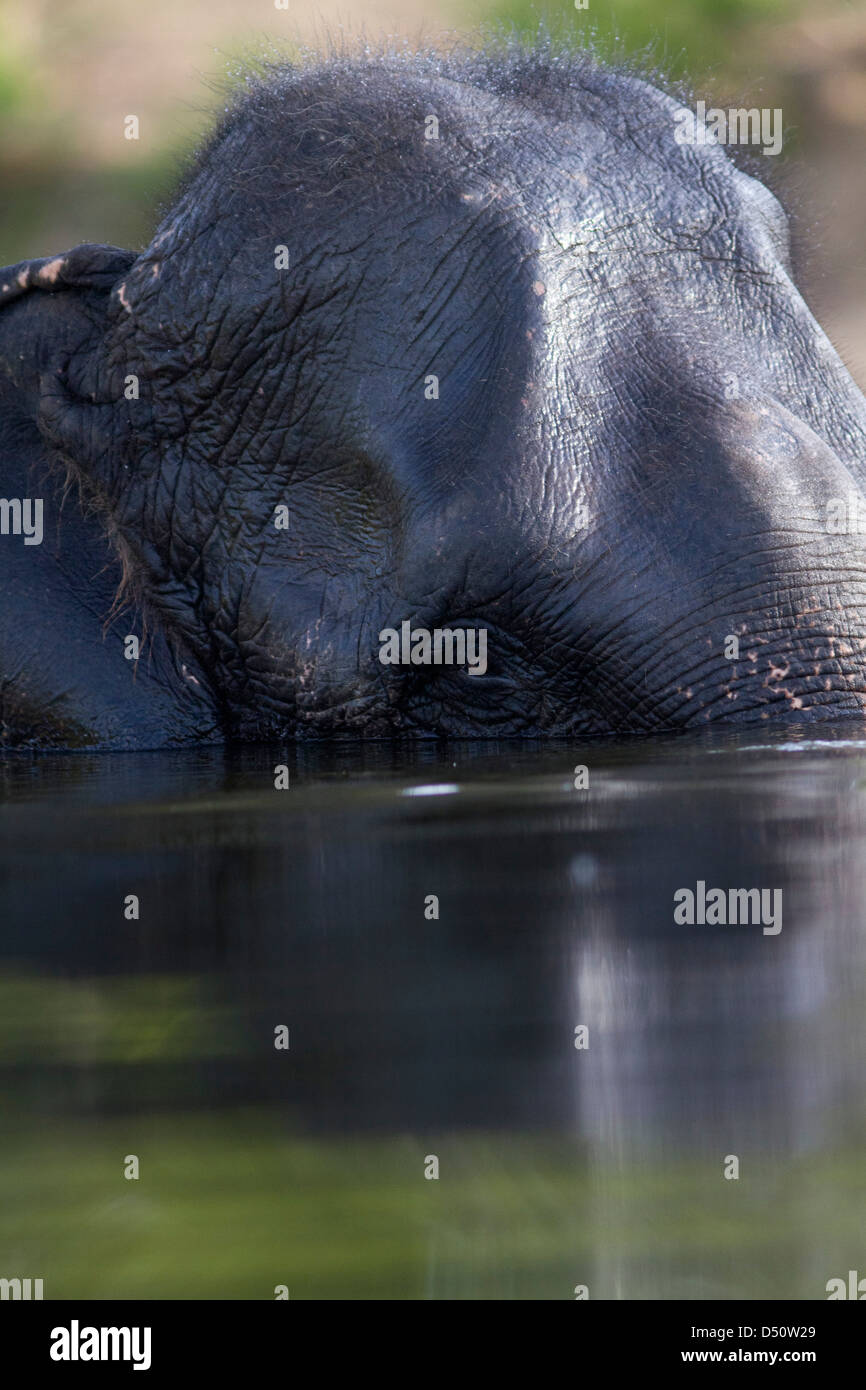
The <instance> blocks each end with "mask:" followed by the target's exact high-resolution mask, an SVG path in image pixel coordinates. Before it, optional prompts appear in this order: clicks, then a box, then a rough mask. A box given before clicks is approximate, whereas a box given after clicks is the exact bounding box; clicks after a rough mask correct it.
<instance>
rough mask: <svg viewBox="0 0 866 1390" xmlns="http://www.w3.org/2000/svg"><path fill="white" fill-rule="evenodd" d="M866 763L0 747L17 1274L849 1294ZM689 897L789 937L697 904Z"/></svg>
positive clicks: (600, 751)
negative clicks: (134, 1176)
mask: <svg viewBox="0 0 866 1390" xmlns="http://www.w3.org/2000/svg"><path fill="white" fill-rule="evenodd" d="M278 763H281V764H282V763H284V764H286V765H287V766H288V767H289V772H290V788H289V790H287V791H277V790H275V788H274V768H275V766H276V765H277V764H278ZM577 764H586V765H587V766H588V768H589V787H588V789H586V790H576V789H575V786H574V776H573V769H574V767H575V765H577ZM864 777H866V741H864V740H863V739H862V738H860V737H859V726H858V727H857V728H854V729H851V728H845V727H843V726H840V727H839V728H838V729H832V730H830V732H829V733H827V732H826V731H825V730H823V729H822V732H821V739H820V740H814V739H811V738H810V737H808V736H807V735H806V734H805V733H804V732H803V731H802V730H798V729H797V728H796V727H794V728H790V729H786V730H781V731H779V732H777V733H775V734H774V735H773V736H772V737H767V738H764V737H763V732H762V737H761V738H760V739H756V738H755V734H754V731H752V732H751V733H750V734H745V733H743V734H741V735H739V736H732V737H729V736H725V737H721V736H717V735H713V736H709V737H703V738H699V739H698V738H673V739H670V740H658V741H654V742H651V743H645V742H637V741H635V742H631V743H626V744H618V745H613V744H601V745H595V746H581V747H579V748H576V747H574V746H569V745H560V746H551V745H543V746H540V745H532V746H515V745H513V744H512V745H490V744H486V745H449V746H448V749H447V750H446V751H445V752H443V751H442V749H441V748H437V747H436V746H431V745H426V746H425V745H422V746H415V747H410V748H408V749H407V748H404V749H399V750H395V749H394V748H392V747H391V746H390V745H354V746H350V745H343V746H336V747H333V746H332V747H328V748H301V749H297V750H293V751H291V752H289V751H287V750H285V749H276V750H274V749H255V750H248V751H246V752H244V753H241V754H232V755H227V754H225V753H224V752H223V751H222V750H204V751H202V752H198V753H195V754H182V755H179V754H172V755H142V754H138V755H123V756H115V755H103V756H89V755H84V756H76V757H69V758H53V759H36V758H33V759H31V758H27V757H23V758H7V759H5V760H3V761H2V762H0V778H2V786H3V794H4V801H3V804H2V806H0V912H2V921H3V923H4V931H3V934H2V959H0V967H2V969H0V1068H2V1070H0V1081H2V1086H3V1091H4V1107H3V1120H2V1129H3V1140H4V1149H3V1154H2V1155H0V1179H2V1183H3V1190H4V1192H5V1193H6V1194H7V1198H9V1199H10V1200H9V1201H8V1202H7V1203H6V1204H4V1207H3V1209H2V1210H0V1265H3V1266H5V1265H7V1264H9V1263H10V1261H11V1262H12V1264H14V1265H15V1266H16V1270H17V1266H19V1265H20V1266H21V1267H22V1268H21V1271H20V1272H21V1273H22V1274H23V1275H24V1276H26V1275H27V1274H28V1272H31V1273H32V1274H33V1275H34V1276H35V1275H38V1276H40V1277H44V1278H45V1280H46V1296H49V1297H51V1296H54V1297H61V1296H83V1297H106V1296H120V1297H130V1296H149V1297H160V1296H165V1297H184V1296H188V1297H272V1296H273V1286H274V1285H275V1284H276V1283H278V1282H288V1283H289V1284H290V1285H291V1296H292V1297H293V1298H296V1297H305V1296H315V1297H382V1296H384V1297H458V1298H463V1297H493V1298H499V1297H541V1298H569V1297H572V1296H573V1294H572V1290H573V1288H574V1286H575V1285H576V1284H587V1285H588V1286H589V1289H590V1296H591V1297H593V1298H599V1297H601V1298H611V1297H622V1298H641V1297H686V1298H702V1297H708V1296H713V1297H755V1298H761V1297H788V1298H794V1297H806V1298H821V1297H824V1296H825V1293H824V1287H825V1284H826V1281H827V1280H828V1279H829V1278H831V1277H834V1276H835V1275H836V1274H838V1273H840V1272H841V1273H844V1272H845V1271H847V1270H848V1269H849V1268H860V1267H861V1266H864V1267H866V1265H864V1262H866V1250H864V1248H863V1240H862V1237H861V1235H860V1231H861V1230H862V1216H863V1196H864V1193H863V1186H864V1184H863V1179H862V1177H861V1173H862V1169H863V1163H862V1156H863V1148H862V1142H863V1136H864V1129H866V1126H864V1111H866V1105H864V1088H863V1076H864V1072H866V1027H864V1008H863V1005H864V995H866V933H864V930H863V911H862V904H863V902H864V875H866V858H864V852H863V851H864V835H866V797H864V792H863V786H864ZM698 881H703V882H705V883H706V885H707V886H708V887H710V886H718V887H723V888H725V889H729V888H752V887H763V888H771V889H781V890H782V895H783V902H784V915H783V929H782V931H781V932H780V933H779V934H778V935H777V936H768V935H764V934H763V932H762V930H761V926H760V925H740V926H707V925H696V926H678V925H676V924H675V922H674V918H673V905H674V893H675V892H676V891H677V889H679V888H682V887H690V888H693V889H694V888H695V885H696V884H697V883H698ZM130 895H135V896H136V897H137V898H138V900H139V916H138V918H137V919H135V918H133V919H132V920H130V919H129V918H128V916H126V915H125V911H124V905H125V903H127V901H128V899H129V896H130ZM434 899H435V900H436V902H437V903H438V916H436V915H435V910H434V907H433V901H434ZM283 1024H284V1025H285V1026H286V1027H288V1028H289V1030H290V1040H291V1045H290V1049H289V1051H288V1052H282V1051H278V1050H276V1049H275V1047H274V1029H275V1028H276V1027H277V1026H279V1025H283ZM580 1026H584V1027H585V1028H586V1029H587V1030H588V1044H589V1045H588V1047H585V1048H581V1049H578V1048H576V1047H575V1029H576V1028H577V1027H580ZM136 1145H137V1146H138V1148H136ZM139 1149H141V1151H142V1152H141V1163H142V1177H141V1179H140V1180H139V1181H138V1182H137V1183H128V1182H125V1181H124V1180H123V1179H122V1165H121V1158H122V1157H123V1155H124V1154H126V1153H129V1152H138V1151H139ZM429 1155H436V1156H437V1157H438V1160H439V1165H440V1176H439V1179H438V1181H435V1182H434V1181H427V1180H425V1177H424V1170H425V1159H427V1157H428V1156H429ZM732 1157H735V1158H736V1159H737V1160H738V1163H739V1173H740V1176H739V1178H738V1179H737V1180H730V1179H728V1178H726V1177H725V1176H724V1173H725V1169H726V1167H727V1168H728V1170H729V1171H730V1159H731V1158H732ZM87 1251H89V1258H84V1253H83V1252H87ZM31 1266H34V1268H33V1269H32V1270H31ZM35 1266H38V1268H36V1267H35ZM16 1270H12V1273H15V1272H16ZM4 1273H5V1269H0V1275H2V1274H4Z"/></svg>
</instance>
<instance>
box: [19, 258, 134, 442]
mask: <svg viewBox="0 0 866 1390" xmlns="http://www.w3.org/2000/svg"><path fill="white" fill-rule="evenodd" d="M135 259H136V256H135V254H134V253H133V252H131V251H124V250H121V248H120V247H117V246H100V245H97V244H95V243H85V244H84V245H82V246H76V247H74V248H73V250H71V251H65V252H63V253H62V254H61V255H58V256H45V257H43V258H41V259H40V260H32V261H20V262H19V263H18V265H10V266H6V267H5V268H3V269H0V393H2V400H3V412H2V413H3V415H4V416H5V417H6V420H5V421H4V420H3V419H0V448H2V434H3V432H4V431H3V426H4V424H6V425H7V426H8V425H9V423H10V421H11V419H12V418H13V417H14V418H15V419H16V420H17V421H18V424H19V428H20V425H21V423H22V422H23V421H24V420H27V421H29V422H30V423H31V424H32V425H33V427H34V428H38V431H39V433H40V434H41V435H42V436H43V438H44V440H45V442H46V443H47V444H49V446H53V447H58V446H59V445H60V446H61V447H62V445H61V441H59V439H58V438H56V437H55V436H56V429H55V426H56V419H57V415H58V406H59V400H58V397H60V398H62V397H63V396H64V395H65V393H66V387H65V384H64V379H65V377H66V374H67V370H68V368H69V366H70V363H72V362H73V359H75V360H76V361H78V360H79V359H80V356H81V354H86V355H89V356H92V357H93V361H94V367H93V376H94V380H93V382H92V383H91V382H89V381H87V373H82V372H80V371H76V372H75V377H76V382H77V387H76V395H79V396H80V394H81V392H82V388H84V395H85V399H87V398H88V397H89V398H90V400H91V401H92V400H94V399H95V398H96V393H97V384H96V380H95V377H96V373H97V368H96V361H97V359H98V357H99V354H98V352H97V351H96V349H97V347H98V345H99V344H100V343H101V341H102V338H103V336H104V333H105V328H106V308H107V304H108V296H109V294H110V292H111V291H112V290H113V289H114V288H115V286H116V285H118V283H119V282H120V281H121V280H122V278H123V276H124V275H125V274H126V272H127V271H128V270H129V267H130V266H131V265H132V264H133V262H134V261H135Z"/></svg>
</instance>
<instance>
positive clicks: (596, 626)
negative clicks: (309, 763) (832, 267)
mask: <svg viewBox="0 0 866 1390" xmlns="http://www.w3.org/2000/svg"><path fill="white" fill-rule="evenodd" d="M678 109H680V108H679V106H678V103H677V102H676V101H674V100H673V99H672V98H670V97H668V96H665V95H663V94H662V93H660V92H659V91H657V90H655V89H654V88H653V87H651V86H649V85H647V84H646V83H645V82H643V81H641V80H639V79H637V78H635V77H632V76H629V75H626V74H621V73H613V72H610V71H609V70H606V69H604V68H601V67H599V66H598V65H596V64H595V63H594V62H592V61H591V60H590V59H588V58H580V59H568V60H566V59H556V58H549V57H545V56H544V55H543V54H535V55H533V56H529V57H527V56H520V55H510V56H509V55H505V56H504V57H503V56H501V55H500V56H499V57H477V58H471V57H465V56H464V57H454V58H452V59H450V60H446V61H444V62H443V61H438V60H433V59H425V58H414V59H411V60H409V59H406V58H396V57H384V58H376V59H359V60H341V61H338V62H332V63H330V64H324V65H322V66H320V67H318V68H311V69H306V70H301V71H296V70H283V71H281V72H279V73H274V74H271V75H270V77H268V78H267V79H265V80H264V81H263V82H261V83H259V84H257V85H254V86H253V88H252V90H251V92H250V93H249V94H248V95H247V96H246V97H245V98H244V99H243V100H241V101H240V102H239V103H238V105H237V106H236V108H235V109H234V110H233V111H232V112H231V113H230V114H229V115H228V116H227V117H226V118H225V120H224V122H223V124H222V126H221V127H220V129H219V130H218V131H217V133H216V134H215V136H214V138H213V140H212V141H211V144H210V145H209V147H208V149H207V150H206V151H205V152H204V154H203V155H202V156H201V158H200V159H199V161H198V164H197V166H196V168H195V170H194V171H193V173H192V174H191V176H190V178H189V179H188V181H187V184H186V187H185V188H184V190H183V191H182V192H181V194H180V196H179V198H178V201H177V203H176V205H175V206H174V208H173V210H172V211H171V212H170V213H169V215H168V216H167V217H166V219H165V220H164V222H163V224H162V225H161V227H160V228H159V230H158V232H157V234H156V236H155V237H154V239H153V241H152V242H151V244H150V246H149V247H148V248H147V249H146V250H145V251H144V252H143V253H142V254H140V255H135V254H133V253H126V252H121V251H118V250H116V249H114V248H106V247H99V246H85V247H79V248H78V249H76V250H74V251H71V252H68V253H67V254H65V255H63V256H60V257H58V258H53V259H49V261H48V262H47V263H43V262H29V263H24V264H23V265H20V266H14V267H11V268H9V269H7V270H6V271H2V272H0V405H2V414H0V420H2V425H0V460H2V470H3V472H2V491H3V494H4V495H5V496H7V497H9V496H33V495H42V496H44V497H45V498H46V524H45V525H46V539H45V542H44V544H43V546H42V547H39V548H37V547H32V548H25V547H23V546H22V542H21V539H20V538H16V537H11V536H3V537H0V563H2V566H3V568H2V586H3V604H2V608H3V617H2V621H0V663H2V668H0V669H2V672H3V687H2V688H3V694H2V702H3V705H2V716H3V731H4V737H5V740H6V742H7V744H9V745H15V744H16V743H18V744H21V743H25V744H26V743H29V744H37V745H43V746H45V745H48V746H51V745H54V746H68V745H71V744H75V743H85V742H88V741H92V742H97V743H102V744H110V745H114V746H129V747H135V746H158V745H161V744H169V743H182V742H189V741H192V740H204V739H223V738H225V739H256V738H266V737H275V736H279V737H283V736H287V735H296V736H299V737H302V736H308V735H326V734H327V735H330V734H333V733H338V732H350V733H354V734H363V735H383V734H390V733H393V732H408V733H411V734H435V733H446V734H453V735H498V734H539V733H544V734H575V733H605V732H624V731H652V730H660V729H669V728H678V727H685V726H700V725H703V724H704V723H705V722H706V721H710V720H719V719H731V718H737V719H746V718H753V719H754V718H764V719H766V718H776V717H792V716H793V717H796V718H802V719H811V718H825V717H826V718H829V717H834V716H837V717H838V716H845V715H847V716H851V715H852V714H856V715H859V714H860V713H861V712H862V711H863V709H864V705H866V663H864V640H866V584H864V577H866V564H864V562H866V544H864V539H863V538H862V537H860V536H859V535H857V534H851V533H843V534H836V533H835V532H834V531H833V529H832V527H830V528H828V505H829V506H830V508H831V509H832V508H833V506H834V501H833V499H839V500H840V502H841V504H842V505H843V506H847V505H848V503H849V499H851V498H852V497H856V496H859V491H860V487H861V484H862V482H863V472H864V459H866V402H864V399H863V397H862V396H861V394H860V393H859V391H858V390H857V389H856V387H855V386H854V384H853V382H852V381H851V379H850V377H849V376H848V374H847V372H846V371H845V369H844V367H843V365H842V363H841V362H840V360H839V358H838V357H837V356H836V354H835V352H834V351H833V349H832V347H831V345H830V343H829V342H828V340H827V338H826V337H825V336H824V334H823V333H822V331H821V329H820V328H819V327H818V325H817V324H816V323H815V321H814V319H813V318H812V316H811V314H810V313H809V310H808V309H807V307H806V305H805V303H804V302H803V300H802V298H801V297H800V294H799V293H798V291H797V289H796V288H795V286H794V284H793V283H792V280H791V278H790V266H789V258H788V249H787V242H788V237H787V226H786V219H785V216H784V214H783V212H782V210H781V208H780V207H779V205H778V203H777V202H776V200H775V199H774V197H773V196H772V195H771V194H770V193H769V192H768V191H767V189H766V188H765V187H764V186H763V185H762V184H760V183H757V182H756V181H754V180H753V179H751V178H750V177H748V176H747V175H745V174H744V173H742V172H739V171H738V170H737V168H735V167H734V165H733V164H732V163H731V161H730V160H729V158H728V157H727V155H726V153H725V151H724V149H722V148H720V147H714V146H691V147H690V146H686V145H678V144H677V143H676V142H675V140H674V131H675V121H674V117H675V113H676V112H677V110H678ZM430 115H435V116H436V117H437V118H438V121H439V139H438V140H431V139H426V138H425V129H428V130H429V124H428V125H427V126H426V127H425V120H426V118H427V117H428V116H430ZM280 245H285V246H286V247H287V248H288V251H289V258H290V265H289V269H287V270H286V269H282V270H281V269H277V268H275V257H276V256H277V254H278V253H277V250H276V248H277V247H279V246H280ZM430 374H435V375H436V376H437V377H438V378H439V383H440V387H439V390H440V394H439V399H438V400H431V399H427V398H426V394H425V381H426V379H427V377H428V376H429V375H430ZM130 375H134V376H136V377H137V378H138V380H139V383H140V395H139V399H137V400H134V399H133V400H127V399H126V398H125V394H124V387H125V383H127V380H128V378H129V376H130ZM66 478H68V479H71V480H72V487H71V488H70V489H69V490H68V491H67V494H66V498H65V503H64V507H63V510H62V511H61V510H60V493H61V489H62V485H63V480H64V479H66ZM34 479H35V480H36V481H34ZM45 479H47V480H48V481H44V480H45ZM37 486H40V487H43V486H44V491H43V492H42V493H35V494H34V491H33V489H34V488H35V487H37ZM282 504H285V505H288V507H289V511H290V526H289V529H288V530H287V531H285V530H279V529H277V528H276V527H275V525H274V515H275V514H274V508H275V507H277V506H279V505H282ZM118 589H121V590H122V596H121V609H120V612H119V613H117V612H115V616H114V618H113V619H112V618H110V612H111V605H112V601H113V599H114V597H115V595H116V594H117V591H118ZM124 604H125V605H126V606H125V607H123V605H124ZM405 619H409V620H410V621H411V623H412V624H413V626H414V627H426V628H428V629H429V628H435V627H437V626H439V627H442V626H446V625H447V626H450V627H464V628H466V627H480V628H486V629H487V631H488V634H489V636H488V672H487V674H486V675H484V676H478V677H471V676H469V675H468V673H467V671H466V670H465V669H460V668H455V667H444V666H439V667H433V666H427V667H412V666H402V667H401V666H383V665H382V664H381V662H380V661H379V658H378V653H379V645H380V643H379V633H380V630H382V629H384V628H385V627H388V626H391V627H399V625H400V623H401V622H402V621H403V620H405ZM106 620H109V621H108V624H107V626H106ZM145 627H146V631H147V634H148V637H147V641H146V643H145V645H144V647H143V649H142V656H141V658H140V660H139V662H138V663H137V666H135V665H134V664H133V663H130V662H128V661H125V660H124V657H123V650H122V638H123V636H124V635H125V634H127V633H138V634H139V635H141V634H143V632H144V630H145ZM730 635H734V636H736V637H738V638H739V657H738V658H736V657H734V658H732V657H731V656H730V655H726V641H727V639H728V638H729V636H730ZM728 650H729V652H730V650H731V648H730V644H728Z"/></svg>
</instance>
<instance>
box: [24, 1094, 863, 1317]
mask: <svg viewBox="0 0 866 1390" xmlns="http://www.w3.org/2000/svg"><path fill="white" fill-rule="evenodd" d="M0 1137H2V1140H3V1142H2V1150H0V1188H2V1191H3V1193H4V1201H3V1203H2V1206H0V1269H2V1273H3V1275H4V1277H11V1276H12V1275H13V1274H15V1275H17V1276H18V1277H24V1278H26V1277H30V1278H42V1279H44V1280H45V1297H46V1298H47V1299H79V1298H80V1299H100V1298H103V1299H104V1298H121V1299H125V1298H169V1299H183V1298H223V1299H231V1298H247V1299H272V1298H273V1297H274V1288H275V1286H276V1285H279V1284H285V1285H287V1286H288V1289H289V1294H290V1297H291V1298H292V1299H299V1298H300V1299H316V1298H319V1299H321V1298H328V1299H364V1298H387V1299H419V1298H420V1299H424V1298H461V1299H462V1298H480V1299H503V1298H504V1299H509V1298H518V1299H519V1298H534V1299H570V1298H572V1297H573V1289H574V1286H575V1284H578V1283H585V1284H588V1285H589V1287H590V1296H591V1297H593V1298H616V1297H621V1296H623V1293H625V1296H627V1297H629V1298H658V1297H660V1296H663V1297H682V1298H707V1297H718V1298H761V1299H766V1298H786V1299H791V1298H806V1299H813V1298H823V1297H825V1293H824V1286H825V1283H826V1280H827V1279H828V1278H830V1277H831V1276H833V1275H834V1274H837V1273H841V1274H843V1275H844V1273H845V1271H846V1270H847V1269H849V1268H855V1267H856V1265H857V1260H858V1259H859V1258H860V1253H859V1252H860V1247H859V1246H858V1244H857V1241H858V1237H857V1234H856V1230H855V1229H854V1228H852V1225H851V1218H850V1213H851V1212H852V1211H854V1210H857V1209H858V1204H859V1203H860V1202H861V1201H862V1188H863V1178H862V1147H861V1146H858V1145H852V1147H851V1149H850V1150H848V1151H845V1152H838V1153H835V1154H831V1155H829V1156H828V1155H827V1154H826V1153H824V1154H821V1155H820V1157H817V1156H814V1155H813V1156H805V1157H803V1158H801V1159H800V1160H799V1161H798V1162H794V1163H792V1162H790V1161H789V1160H786V1161H785V1163H784V1164H783V1165H779V1164H778V1163H777V1162H776V1161H775V1160H774V1159H773V1158H772V1157H764V1158H755V1159H753V1160H750V1171H749V1179H748V1183H745V1182H739V1183H733V1182H732V1183H726V1182H722V1181H720V1180H719V1172H718V1164H708V1163H705V1162H704V1163H695V1162H694V1161H692V1162H691V1163H687V1162H681V1161H677V1162H666V1163H661V1162H658V1161H655V1162H647V1163H644V1164H641V1165H640V1166H639V1167H637V1166H635V1167H631V1168H618V1167H617V1166H616V1165H614V1167H613V1168H612V1169H611V1170H610V1171H608V1172H605V1173H604V1174H603V1175H600V1174H599V1173H598V1172H597V1171H594V1170H593V1169H592V1168H591V1167H590V1166H589V1165H588V1164H587V1163H586V1160H585V1158H584V1157H583V1155H582V1154H581V1151H580V1148H579V1145H578V1144H577V1143H576V1141H574V1140H569V1139H567V1138H564V1137H563V1138H556V1137H540V1138H532V1139H530V1138H528V1137H525V1136H520V1135H514V1134H507V1135H505V1134H468V1135H467V1134H460V1135H455V1134H436V1135H429V1136H425V1138H424V1140H423V1142H422V1141H421V1140H418V1139H417V1138H412V1137H408V1136H399V1135H397V1136H391V1137H388V1138H384V1139H383V1138H365V1139H358V1138H346V1137H342V1136H341V1137H339V1138H337V1139H335V1140H333V1141H323V1140H315V1141H314V1140H311V1139H307V1138H304V1137H298V1136H295V1135H291V1134H288V1133H286V1131H285V1128H284V1127H282V1126H281V1125H280V1124H279V1123H278V1122H277V1120H276V1119H275V1117H274V1116H273V1115H272V1114H269V1113H267V1112H263V1111H256V1110H238V1111H236V1112H234V1113H233V1114H231V1115H229V1116H220V1117H217V1116H209V1115H204V1116H196V1117H195V1118H193V1119H190V1118H182V1119H181V1118H178V1117H176V1116H162V1115H158V1114H157V1115H149V1116H147V1117H146V1118H143V1119H142V1118H130V1119H128V1120H124V1121H120V1120H117V1119H112V1120H110V1121H104V1122H100V1123H98V1124H94V1123H90V1124H88V1125H86V1126H85V1125H83V1124H73V1123H69V1122H60V1123H58V1122H48V1123H45V1122H43V1123H42V1124H40V1125H39V1127H38V1128H36V1127H31V1128H30V1129H29V1130H27V1131H25V1132H22V1131H21V1129H20V1127H19V1128H17V1129H16V1133H15V1134H14V1135H10V1134H8V1133H3V1132H2V1130H0ZM428 1153H433V1154H436V1155H437V1156H438V1158H439V1162H440V1176H439V1180H438V1181H427V1180H425V1178H424V1176H423V1174H424V1163H425V1157H426V1155H427V1154H428ZM128 1154H135V1155H136V1156H137V1157H138V1159H139V1162H140V1177H139V1178H138V1179H137V1180H127V1179H126V1178H124V1176H123V1169H124V1160H125V1157H126V1155H128ZM804 1193H805V1194H808V1200H807V1201H806V1202H805V1203H804V1201H803V1197H804ZM600 1248H602V1249H603V1251H604V1254H603V1263H602V1264H600V1265H597V1264H596V1259H597V1258H598V1255H597V1252H598V1251H599V1249H600ZM804 1248H807V1249H812V1250H813V1251H814V1258H813V1259H810V1260H808V1261H805V1262H804V1261H803V1259H802V1252H803V1250H804Z"/></svg>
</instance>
